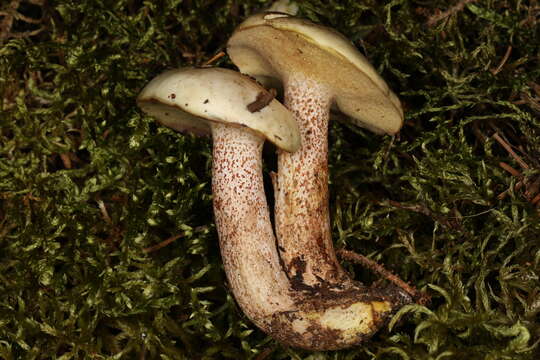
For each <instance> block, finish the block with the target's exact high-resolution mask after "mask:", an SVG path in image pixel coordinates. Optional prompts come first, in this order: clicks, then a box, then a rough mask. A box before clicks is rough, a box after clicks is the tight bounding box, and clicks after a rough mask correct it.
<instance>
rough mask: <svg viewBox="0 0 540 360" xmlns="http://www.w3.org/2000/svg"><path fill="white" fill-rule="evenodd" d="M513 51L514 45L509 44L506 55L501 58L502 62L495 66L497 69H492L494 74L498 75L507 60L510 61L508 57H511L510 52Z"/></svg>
mask: <svg viewBox="0 0 540 360" xmlns="http://www.w3.org/2000/svg"><path fill="white" fill-rule="evenodd" d="M511 53H512V46H511V45H509V46H508V47H507V48H506V52H505V53H504V56H503V58H502V60H501V62H500V63H499V65H498V66H497V67H496V68H495V69H492V70H491V73H492V74H493V75H497V74H498V73H499V72H500V71H501V70H502V68H503V66H504V64H506V62H507V61H508V58H509V57H510V54H511Z"/></svg>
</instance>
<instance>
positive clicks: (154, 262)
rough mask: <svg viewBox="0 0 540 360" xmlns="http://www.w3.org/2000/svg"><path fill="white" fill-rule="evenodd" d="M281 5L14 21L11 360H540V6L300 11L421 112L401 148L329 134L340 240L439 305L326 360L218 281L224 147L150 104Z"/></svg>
mask: <svg viewBox="0 0 540 360" xmlns="http://www.w3.org/2000/svg"><path fill="white" fill-rule="evenodd" d="M266 5H268V1H258V2H254V1H247V0H236V1H212V0H205V1H203V0H186V1H173V0H161V1H155V2H142V1H135V0H121V1H104V0H102V1H89V0H84V1H48V2H45V1H28V2H26V1H19V0H16V1H10V2H7V3H6V4H3V5H0V6H1V7H2V12H1V14H2V15H0V29H1V31H0V34H1V35H0V46H1V47H0V91H1V93H2V96H1V100H0V358H2V359H49V358H59V359H83V358H84V359H86V358H92V359H106V358H107V359H108V358H118V359H133V358H141V359H142V358H147V359H154V358H162V359H182V358H186V359H221V358H234V359H239V358H252V359H255V358H258V359H262V358H266V359H270V358H273V359H285V358H293V359H353V358H354V359H535V358H537V357H535V355H536V356H538V353H539V345H538V343H539V341H540V340H539V339H540V326H539V323H540V322H539V321H538V319H539V317H538V316H539V311H540V290H539V289H540V286H539V283H540V280H539V276H540V246H539V245H540V240H539V238H540V236H539V234H540V221H539V209H538V206H537V204H538V202H536V203H534V202H535V201H537V200H535V197H536V196H537V194H538V188H535V185H534V183H535V181H537V180H538V179H539V174H540V171H539V169H540V164H539V160H538V159H540V120H539V119H540V117H539V115H540V104H539V98H540V85H539V84H538V79H540V66H539V61H538V59H539V57H538V55H539V53H540V45H539V44H540V37H539V31H540V30H539V29H540V27H539V25H538V18H539V12H538V5H537V3H536V2H535V1H522V0H507V1H493V0H483V1H463V0H462V1H459V2H458V1H451V2H449V1H429V2H428V1H419V0H418V1H412V0H393V1H374V0H366V1H345V0H344V1H335V0H334V1H315V0H310V1H303V2H300V11H301V15H302V16H304V17H307V18H310V19H312V20H314V21H317V22H320V23H322V24H325V25H329V26H332V27H335V28H336V29H338V30H339V31H340V32H342V33H343V34H345V35H346V36H347V37H348V38H350V39H351V40H353V41H354V42H355V44H356V45H357V46H358V47H359V49H361V51H363V52H364V53H365V54H366V56H367V57H368V58H369V59H370V61H371V62H372V63H373V64H375V65H376V66H377V68H378V70H379V71H380V72H381V73H382V74H383V77H384V78H385V79H387V81H388V82H389V84H390V85H391V87H392V88H393V89H394V90H395V91H396V92H397V93H398V94H399V96H400V98H401V99H402V101H403V104H404V107H405V109H406V125H405V127H404V129H403V130H402V131H401V133H400V134H399V135H398V136H397V137H396V138H395V139H391V138H389V137H378V136H373V135H372V134H370V133H369V132H367V131H364V130H359V129H356V128H352V127H349V125H347V124H346V122H345V121H344V120H345V119H342V118H339V117H337V118H336V120H338V121H335V122H333V123H332V125H331V135H330V141H331V154H330V167H331V194H332V200H331V205H332V216H333V225H334V227H333V231H334V239H335V241H336V245H337V246H338V247H346V248H348V249H351V250H354V251H357V252H359V253H363V254H366V255H369V256H370V257H372V258H373V259H376V260H377V261H379V262H380V263H382V264H385V265H386V266H387V267H388V268H389V269H391V270H393V271H394V272H396V273H397V274H399V275H400V276H401V277H403V278H405V279H406V280H408V281H409V282H410V283H412V284H415V285H416V286H417V287H419V288H421V289H424V290H426V291H428V292H429V293H430V294H431V295H432V298H433V301H432V304H431V305H429V306H428V307H422V306H419V305H415V306H410V307H406V308H404V309H403V311H402V312H401V313H400V314H399V315H398V317H396V319H395V320H396V321H395V323H393V324H392V329H391V331H388V329H383V330H382V331H381V332H380V333H379V334H378V335H376V336H375V337H374V338H373V339H372V340H370V341H369V342H366V343H365V344H364V345H362V346H359V347H357V348H354V349H349V350H344V351H339V352H328V353H309V352H304V351H299V350H294V349H288V348H283V347H281V346H280V345H279V344H277V343H276V342H274V341H273V340H272V339H270V338H268V337H266V336H265V335H264V334H263V333H261V332H260V331H259V330H257V329H256V328H255V327H254V326H253V325H252V324H251V323H250V322H249V320H248V319H246V318H245V316H244V315H243V314H242V312H241V311H240V310H239V308H238V307H237V305H236V304H235V303H234V300H233V299H232V297H231V294H230V292H229V291H228V289H227V285H226V281H225V276H224V273H223V269H222V267H221V260H220V256H219V249H218V247H217V234H216V231H215V228H214V225H213V218H212V208H211V191H210V166H209V164H210V163H209V161H210V145H209V142H208V140H207V139H197V138H194V137H191V136H181V135H178V134H176V133H173V132H172V131H171V130H169V129H165V128H163V127H159V126H157V125H156V124H155V122H154V121H153V120H152V119H151V118H149V117H146V116H144V115H143V114H142V113H141V112H140V111H139V109H137V107H136V106H135V102H134V99H135V97H136V95H137V93H138V92H139V90H140V89H141V88H142V86H144V84H145V83H147V82H148V81H149V80H150V79H151V78H152V77H153V76H155V75H156V74H158V73H160V72H161V71H163V70H164V69H166V68H171V67H179V66H186V65H200V64H202V63H203V62H204V61H205V60H207V59H209V58H211V57H212V56H213V55H214V54H215V53H217V52H218V51H220V50H222V49H223V48H224V45H225V43H226V40H227V37H228V36H229V34H230V33H231V32H232V31H233V29H234V27H235V26H236V25H237V24H238V23H239V22H240V21H241V20H242V19H243V18H244V17H245V16H246V15H248V14H251V13H253V12H254V11H256V10H257V9H259V8H262V7H264V6H266ZM10 14H11V15H10ZM14 14H19V15H24V16H13V15H14ZM217 65H220V66H225V67H232V64H231V63H230V62H229V60H228V59H227V58H226V57H223V58H221V59H219V60H218V62H217ZM507 144H511V145H512V146H513V148H512V149H513V151H514V152H515V154H516V155H515V156H512V154H511V153H510V152H509V151H508V150H507V149H505V148H504V146H503V145H507ZM520 160H521V164H520ZM268 163H269V164H271V163H272V161H271V160H270V159H269V162H268ZM524 164H526V166H527V167H526V168H524V167H523V166H524ZM510 167H511V168H513V169H514V170H511V169H510ZM505 169H507V170H505ZM509 171H511V172H512V173H513V174H512V173H510V172H509ZM516 171H519V174H517V172H516ZM520 182H524V183H525V185H523V186H521V187H520V186H517V189H516V184H518V183H520ZM175 235H181V236H180V237H178V238H177V239H176V240H175V241H172V242H171V243H170V244H168V245H166V246H164V247H162V248H161V249H158V250H155V251H150V252H148V251H144V249H147V248H150V247H152V246H155V245H156V244H159V243H161V242H162V241H163V240H165V239H167V238H170V237H172V236H175ZM346 266H347V267H348V269H349V270H350V271H351V272H352V273H354V274H355V278H357V279H359V280H369V279H370V278H371V275H370V274H368V273H367V272H365V271H363V270H362V269H360V268H359V267H357V266H353V265H352V264H346ZM398 320H399V321H398Z"/></svg>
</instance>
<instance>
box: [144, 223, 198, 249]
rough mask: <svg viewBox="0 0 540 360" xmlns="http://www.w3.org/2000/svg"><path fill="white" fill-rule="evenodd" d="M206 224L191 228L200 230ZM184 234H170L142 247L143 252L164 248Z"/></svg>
mask: <svg viewBox="0 0 540 360" xmlns="http://www.w3.org/2000/svg"><path fill="white" fill-rule="evenodd" d="M206 228H207V226H197V227H196V228H194V229H193V231H201V230H203V229H206ZM185 235H186V233H181V234H178V235H174V236H171V237H170V238H168V239H166V240H163V241H162V242H160V243H157V244H156V245H152V246H149V247H147V248H144V249H143V251H144V252H145V253H147V254H148V253H151V252H154V251H157V250H159V249H161V248H164V247H165V246H167V245H169V244H171V243H173V242H175V241H176V240H178V239H180V238H182V237H184V236H185Z"/></svg>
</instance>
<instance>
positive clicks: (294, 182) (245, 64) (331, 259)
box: [227, 12, 403, 286]
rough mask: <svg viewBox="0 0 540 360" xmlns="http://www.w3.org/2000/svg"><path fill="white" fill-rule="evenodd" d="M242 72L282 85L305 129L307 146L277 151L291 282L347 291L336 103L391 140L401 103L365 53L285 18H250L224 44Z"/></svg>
mask: <svg viewBox="0 0 540 360" xmlns="http://www.w3.org/2000/svg"><path fill="white" fill-rule="evenodd" d="M227 52H228V54H229V56H230V57H231V60H232V61H233V63H234V64H235V65H236V66H238V68H239V69H240V71H241V72H242V73H245V74H249V75H250V76H254V77H256V78H257V79H264V82H265V83H273V82H275V81H276V79H279V80H280V81H281V82H282V83H283V88H284V93H285V94H284V95H285V102H284V103H285V106H286V107H287V108H288V109H289V110H290V111H292V112H293V113H294V116H295V118H296V120H297V122H298V124H299V126H300V133H301V137H302V147H301V149H300V150H299V151H297V152H294V153H285V152H282V151H279V150H278V174H277V180H275V181H274V183H275V187H276V188H275V189H274V190H275V199H276V200H275V203H276V205H275V213H276V214H275V218H276V235H277V238H278V243H279V246H280V256H281V258H282V259H283V262H284V264H285V268H286V271H287V272H288V274H289V277H291V278H293V279H297V280H298V281H299V282H302V284H303V285H307V286H316V285H318V284H321V283H331V284H334V285H336V286H343V285H344V284H347V283H350V279H349V277H348V276H347V275H346V274H345V271H344V270H343V269H342V268H341V266H340V264H339V263H338V261H337V259H336V256H335V252H334V249H333V244H332V239H331V233H330V217H329V209H328V160H327V158H328V121H329V114H330V107H331V106H332V105H335V106H337V107H338V108H339V110H341V112H343V113H344V114H346V115H348V116H349V117H350V118H351V120H352V121H353V123H354V124H356V125H358V126H362V127H365V128H368V129H370V130H372V131H374V132H376V133H387V134H394V133H396V132H397V131H398V130H399V129H400V128H401V126H402V123H403V111H402V108H401V104H400V102H399V100H398V98H397V97H396V95H394V93H392V91H390V89H389V88H388V86H387V85H386V83H385V82H384V80H382V79H381V77H380V76H379V75H378V74H377V72H376V71H375V70H374V68H373V67H372V66H371V65H370V64H369V63H368V61H367V60H366V59H365V57H364V56H362V54H360V53H359V52H358V51H357V50H356V48H355V47H354V46H353V45H352V44H351V42H350V41H348V40H347V39H346V38H345V37H343V36H342V35H341V34H339V33H338V32H336V31H334V30H332V29H330V28H327V27H324V26H320V25H316V24H314V23H312V22H310V21H307V20H303V19H299V18H296V17H293V16H290V15H287V14H282V13H276V12H266V13H261V14H256V15H254V16H251V17H249V18H248V19H246V20H245V21H244V22H243V23H242V24H241V25H240V26H239V27H238V28H237V29H236V31H235V32H234V34H233V35H232V37H231V38H230V39H229V42H228V44H227Z"/></svg>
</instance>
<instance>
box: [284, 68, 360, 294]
mask: <svg viewBox="0 0 540 360" xmlns="http://www.w3.org/2000/svg"><path fill="white" fill-rule="evenodd" d="M330 103H331V97H330V94H329V92H328V91H327V90H326V89H325V88H324V86H322V85H320V84H318V83H317V82H315V81H313V80H309V79H307V78H302V77H296V78H289V79H287V83H286V84H285V106H286V107H287V108H288V109H289V110H290V111H292V112H293V114H294V116H295V118H296V120H297V122H298V125H299V127H300V134H301V138H302V147H301V148H300V150H298V151H296V152H294V153H292V154H291V153H287V152H282V151H281V152H279V157H278V176H277V187H278V189H276V195H275V196H276V206H275V216H276V235H277V238H278V243H279V246H280V248H279V250H280V256H281V258H282V260H283V262H284V264H285V269H286V272H287V274H288V276H289V278H290V279H291V281H292V283H293V286H296V287H297V288H302V287H305V286H316V285H319V284H321V283H327V284H330V285H332V284H340V285H346V283H347V282H349V281H350V280H349V277H348V276H346V274H345V272H344V271H343V269H342V268H341V266H340V265H339V263H338V261H337V258H336V255H335V251H334V247H333V244H332V237H331V231H330V215H329V209H328V120H329V116H330V113H329V112H330Z"/></svg>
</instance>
